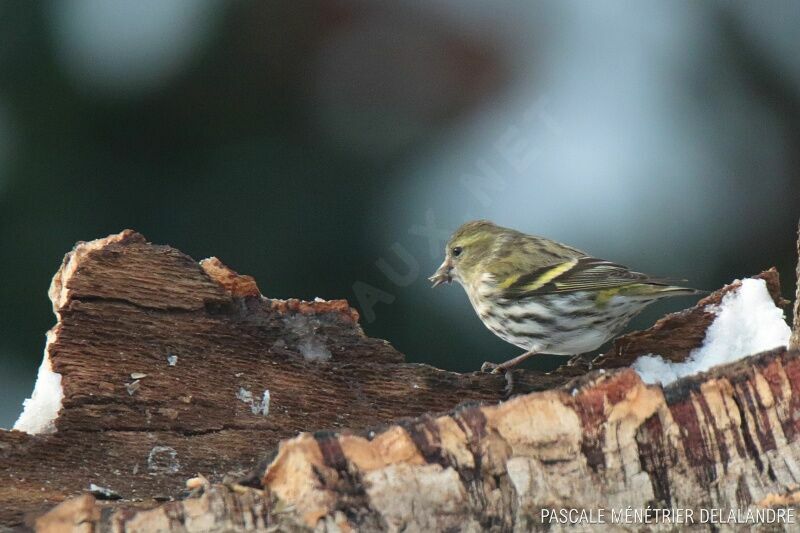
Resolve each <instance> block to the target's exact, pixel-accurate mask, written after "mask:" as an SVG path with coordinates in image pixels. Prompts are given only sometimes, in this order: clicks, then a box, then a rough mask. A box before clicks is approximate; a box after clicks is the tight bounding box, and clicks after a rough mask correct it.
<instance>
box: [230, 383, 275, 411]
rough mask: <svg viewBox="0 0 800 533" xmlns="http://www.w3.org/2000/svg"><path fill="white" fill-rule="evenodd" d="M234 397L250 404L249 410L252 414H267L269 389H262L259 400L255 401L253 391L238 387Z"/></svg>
mask: <svg viewBox="0 0 800 533" xmlns="http://www.w3.org/2000/svg"><path fill="white" fill-rule="evenodd" d="M236 398H238V399H239V400H241V401H242V402H244V403H246V404H247V405H249V406H250V412H252V413H253V414H254V415H262V416H267V415H268V414H269V400H270V394H269V389H264V394H263V395H262V396H261V401H260V402H257V401H256V400H255V399H254V398H253V393H252V392H250V391H249V390H247V389H245V388H244V387H239V392H237V393H236Z"/></svg>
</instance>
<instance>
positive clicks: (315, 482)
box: [0, 231, 800, 531]
mask: <svg viewBox="0 0 800 533" xmlns="http://www.w3.org/2000/svg"><path fill="white" fill-rule="evenodd" d="M762 277H763V278H764V279H765V280H766V281H767V284H768V286H769V288H770V291H771V293H772V295H773V298H774V299H776V301H778V300H779V294H780V292H779V288H778V280H777V273H776V272H774V271H771V272H767V273H764V274H762ZM734 288H735V286H729V287H727V288H725V289H722V291H718V292H717V293H715V294H713V295H711V296H709V297H708V298H707V299H705V300H703V301H701V302H700V304H698V306H696V307H694V308H692V309H690V310H687V311H685V312H682V313H678V314H675V315H670V316H669V317H666V318H665V319H663V320H662V321H660V322H659V324H657V326H656V327H654V328H653V329H651V330H648V331H647V332H642V333H640V334H634V335H632V336H628V337H627V339H628V340H625V338H623V339H621V340H620V341H619V342H618V343H617V344H615V346H614V348H613V349H612V351H611V352H609V354H606V355H605V356H603V357H601V358H599V359H598V360H596V361H595V362H594V363H595V364H596V366H601V367H604V368H608V369H611V368H612V367H614V366H623V365H627V364H629V363H630V362H631V361H632V360H633V358H634V357H635V356H633V355H631V354H632V353H636V354H637V355H639V354H644V353H646V352H645V351H644V350H647V351H648V352H649V351H653V352H658V353H662V354H663V355H665V357H668V358H670V359H672V360H682V359H683V358H685V357H686V355H687V354H688V353H689V351H690V350H691V349H692V348H694V347H697V346H698V345H699V344H700V343H701V342H702V336H701V335H700V333H698V332H700V331H704V329H705V328H706V327H707V326H708V323H709V322H710V319H708V321H706V319H707V318H708V317H706V314H707V313H706V309H707V307H708V304H710V303H715V302H716V303H718V302H719V301H720V300H721V298H722V297H723V296H724V294H725V293H727V292H728V291H730V290H733V289H734ZM50 296H51V299H52V301H53V305H54V309H55V311H56V314H57V316H58V323H57V325H56V326H55V327H54V328H53V330H51V332H50V335H49V342H48V345H47V348H46V355H47V356H48V357H49V360H50V362H51V364H52V368H53V370H54V371H55V372H57V373H59V374H60V375H61V379H62V385H63V389H64V400H63V406H62V409H61V411H60V414H59V416H58V418H57V419H56V420H55V422H54V429H55V430H56V431H55V432H54V433H51V434H46V435H28V434H23V433H20V432H17V431H11V432H6V431H0V476H1V477H2V479H6V480H10V483H8V484H7V485H6V486H4V487H0V526H2V525H8V526H15V525H19V524H22V523H23V521H25V522H26V523H28V524H33V520H34V517H35V516H36V515H38V514H40V513H41V511H43V510H45V509H47V508H48V507H50V506H51V505H52V504H53V503H55V502H58V501H61V500H64V499H65V498H67V497H68V496H73V495H78V494H81V493H82V492H85V491H86V490H87V488H88V487H89V484H90V483H95V484H97V485H100V486H102V487H107V488H109V489H111V490H112V491H113V492H114V493H116V494H118V495H119V496H121V497H122V500H119V501H115V502H106V503H102V504H101V503H96V502H95V501H94V498H93V497H92V496H88V495H85V496H82V497H81V498H80V499H78V500H70V501H68V502H65V504H64V505H63V506H60V507H58V508H56V509H55V510H53V511H52V512H50V513H48V514H47V515H45V516H43V517H41V518H40V519H39V521H38V522H37V524H38V527H39V528H40V529H42V530H51V531H62V530H64V528H65V527H75V528H77V527H86V526H93V525H101V526H104V527H105V526H108V527H111V526H112V525H113V527H114V528H117V529H118V530H129V531H135V530H140V531H150V530H153V528H156V529H157V528H159V527H161V528H164V529H180V528H184V529H186V530H196V531H204V530H208V529H209V528H210V527H214V528H221V529H225V528H228V529H248V528H262V529H264V528H271V527H276V526H277V527H280V528H281V529H291V528H307V527H315V526H320V525H321V526H322V527H325V526H328V528H334V529H335V527H342V528H346V527H348V526H350V527H352V526H359V527H360V528H361V529H363V530H369V529H373V528H374V529H385V528H389V529H391V528H393V527H394V526H396V525H402V524H407V525H408V526H409V527H411V529H413V528H414V527H416V526H420V527H423V528H425V527H427V526H436V527H439V526H442V527H444V526H446V525H447V524H450V523H452V522H454V521H458V520H463V521H462V522H460V523H461V524H472V525H473V526H475V527H477V528H484V527H486V528H489V529H492V528H494V529H507V528H509V527H511V526H513V527H517V528H520V529H524V528H525V527H526V526H527V525H531V524H535V522H536V520H535V519H536V517H535V516H533V514H535V513H534V510H536V509H538V508H539V507H541V506H545V505H567V504H570V505H572V504H573V503H574V504H575V505H578V504H580V505H585V506H591V505H595V504H596V503H597V502H604V503H605V506H606V507H610V506H612V505H616V504H617V503H622V504H623V506H624V505H629V504H630V505H634V504H635V503H636V502H639V501H644V500H641V497H644V496H643V495H645V496H647V497H648V498H650V500H652V501H653V502H659V501H661V502H664V504H665V505H666V504H672V505H677V504H682V503H684V502H687V501H689V500H688V499H686V498H688V496H685V495H686V494H691V495H693V496H692V497H694V498H696V499H695V500H693V502H694V503H695V504H696V503H698V502H709V503H714V502H719V503H720V505H722V504H724V503H725V502H726V501H731V500H730V499H728V500H726V499H725V498H728V496H729V495H728V493H725V495H723V496H724V497H723V496H714V495H713V494H712V495H710V496H708V495H707V492H708V491H712V492H713V490H716V491H717V492H719V489H718V488H717V489H712V488H709V487H714V486H716V485H715V484H714V483H713V481H714V480H711V481H708V480H706V479H705V478H704V477H702V476H703V475H706V474H702V475H701V474H700V473H701V472H707V471H708V469H712V470H713V471H714V472H715V473H717V474H718V473H719V472H721V471H724V473H725V476H729V472H733V474H730V476H734V474H735V473H737V472H738V473H741V474H742V476H744V475H745V474H748V475H750V474H752V472H751V470H752V468H753V466H752V465H755V467H756V470H758V475H759V476H760V477H757V478H753V479H754V480H755V481H754V483H756V485H754V486H753V487H751V486H750V485H747V482H746V481H745V482H742V481H740V480H739V478H737V483H739V485H741V484H742V483H745V485H742V486H743V487H745V488H746V489H747V491H749V492H747V493H746V492H745V491H744V489H742V490H741V491H740V492H741V494H738V493H737V497H740V498H742V499H741V501H742V502H743V503H742V505H745V506H747V505H750V504H751V503H752V502H757V501H758V497H760V496H761V493H762V492H763V493H764V494H773V498H788V497H789V496H788V495H789V494H790V492H789V488H787V487H790V485H789V481H788V480H789V478H788V477H787V476H788V474H785V471H786V470H787V469H788V470H789V471H790V474H791V475H792V476H794V475H795V474H796V471H795V470H794V468H793V467H792V466H788V465H790V464H792V463H791V462H792V461H795V460H796V458H795V456H794V453H795V452H794V447H793V446H794V442H795V435H796V434H797V431H796V428H795V427H794V425H793V424H794V422H793V418H792V413H794V412H796V407H797V405H798V402H800V400H798V399H797V398H800V395H797V394H795V393H794V389H793V386H794V383H795V381H796V380H794V379H793V378H794V377H795V376H797V375H800V374H798V373H797V372H799V371H800V370H799V369H797V368H795V367H796V366H797V365H796V363H795V360H796V358H797V353H796V352H786V351H776V352H773V353H770V354H766V355H763V356H760V357H759V358H757V359H752V361H749V362H748V363H740V364H738V365H732V366H729V367H727V368H726V369H720V370H715V371H714V372H711V373H709V374H708V375H701V376H698V377H693V378H687V379H684V380H681V381H679V382H677V383H676V384H674V385H671V386H670V387H668V388H667V389H665V390H662V389H661V388H660V387H658V386H649V387H648V386H645V385H643V384H642V383H641V381H640V380H639V379H638V377H637V376H636V375H635V374H634V373H633V372H632V371H629V370H608V371H607V372H606V371H605V370H601V371H599V372H598V371H595V372H593V373H591V374H590V375H588V376H585V377H578V378H577V380H576V376H581V375H582V374H584V373H585V372H586V371H587V370H588V369H589V365H584V364H576V365H573V366H564V367H561V368H560V369H558V370H557V371H556V372H553V373H551V374H543V373H537V372H530V371H527V372H523V371H516V372H515V377H516V379H515V381H516V391H517V392H519V393H527V392H531V391H544V392H538V393H534V394H528V395H525V396H521V397H518V398H515V399H513V400H510V401H508V402H505V403H503V404H500V405H498V406H495V405H492V404H491V403H493V402H496V401H497V400H499V399H501V398H502V395H503V388H504V385H505V381H504V379H503V378H502V376H491V375H484V374H480V373H473V374H465V375H462V374H456V373H452V372H445V371H442V370H438V369H435V368H432V367H429V366H426V365H416V364H407V363H404V362H403V357H402V355H401V354H399V353H398V352H397V351H396V350H394V349H393V348H392V347H391V346H390V345H389V344H388V343H386V342H385V341H381V340H377V339H370V338H368V337H365V336H364V334H363V332H362V331H361V329H360V327H359V326H358V322H357V314H356V313H355V311H354V310H352V309H350V307H349V306H348V305H347V303H346V302H344V301H334V302H323V301H315V302H299V301H296V300H289V301H278V300H271V299H268V298H264V297H263V296H261V294H260V291H259V290H258V288H257V286H256V284H255V281H254V280H253V279H252V278H250V277H248V276H240V275H238V274H236V273H235V272H233V271H231V270H230V269H228V268H227V267H225V266H224V265H222V264H221V263H220V262H219V261H218V260H215V259H211V260H206V261H204V262H201V263H200V264H199V265H198V263H196V262H195V261H194V260H192V259H191V258H189V257H187V256H185V255H184V254H182V253H180V252H178V251H177V250H174V249H172V248H170V247H167V246H155V245H151V244H148V243H147V242H146V241H145V240H144V238H143V237H141V236H140V235H138V234H136V233H134V232H131V231H126V232H123V233H121V234H119V235H116V236H111V237H109V238H106V239H101V240H98V241H93V242H90V243H81V244H79V245H78V246H77V247H76V248H75V250H73V252H71V253H70V254H69V255H68V256H67V257H66V258H65V261H64V264H63V265H62V268H61V269H60V270H59V273H58V274H57V275H56V277H55V278H54V281H53V286H52V288H51V294H50ZM704 321H706V322H704ZM698 323H699V324H701V325H698ZM703 324H704V325H703ZM676 337H685V338H686V339H690V340H689V341H687V340H680V341H671V340H670V339H673V338H676ZM670 342H672V344H670ZM664 346H667V347H666V348H665V349H664V350H661V349H657V350H656V349H653V347H664ZM759 365H760V366H759ZM758 368H761V369H762V370H760V371H757V370H756V369H758ZM751 370H752V372H751ZM603 372H606V373H603ZM719 372H723V373H725V372H727V373H725V374H724V376H723V375H722V374H719ZM751 374H752V375H751ZM759 376H761V377H759ZM762 378H763V379H762ZM573 380H574V381H573ZM764 380H766V382H767V383H768V385H769V387H768V389H769V390H768V391H766V392H769V394H770V395H771V396H769V395H767V394H766V392H765V390H766V389H764ZM725 383H728V384H729V385H730V387H728V385H725ZM797 383H800V382H797ZM773 385H774V386H773ZM715 387H716V388H719V387H722V388H723V389H724V391H723V392H724V393H723V392H720V393H717V392H714V391H716V390H717V389H716V388H715ZM725 387H728V388H725ZM776 387H777V388H776ZM265 391H268V394H267V395H266V396H265V395H264V392H265ZM704 391H706V392H704ZM708 391H711V392H708ZM748 394H749V396H747V395H748ZM698 398H701V399H703V401H700V400H699V399H698ZM748 398H749V399H748ZM770 398H771V399H770ZM467 400H472V401H473V403H471V404H470V403H467V404H463V403H462V402H464V401H467ZM475 402H484V403H482V404H481V403H475ZM487 402H488V403H487ZM731 402H732V403H731ZM737 402H740V403H737ZM742 402H743V403H742ZM748 402H750V403H748ZM770 402H772V403H770ZM751 403H752V405H751ZM459 404H462V405H461V406H460V407H458V408H457V409H456V411H453V412H451V413H450V414H449V415H448V414H442V415H437V414H436V413H447V412H448V411H451V410H452V409H454V408H455V407H456V406H457V405H459ZM762 404H763V409H762ZM703 406H705V407H703ZM734 407H735V409H734ZM736 412H738V413H739V415H738V418H736V416H735V415H736ZM692 413H694V418H692ZM404 417H411V418H407V419H406V421H404V422H400V423H399V424H398V423H397V421H398V420H399V419H402V418H404ZM413 417H417V418H413ZM420 417H421V418H420ZM790 420H791V421H790ZM392 423H394V424H395V425H388V426H387V424H392ZM344 428H349V429H344ZM369 428H372V429H369ZM686 428H690V430H691V431H690V433H691V435H684V434H683V431H684V429H686ZM308 430H327V431H323V432H318V433H316V434H313V435H312V434H301V436H300V437H297V438H296V439H294V440H291V441H287V442H285V443H284V444H283V445H282V447H281V449H280V451H279V452H278V454H277V456H276V457H275V458H274V461H272V462H271V463H269V465H270V466H269V468H266V467H267V464H268V461H264V459H265V457H267V455H268V454H270V452H272V451H273V450H275V448H276V447H277V444H278V442H279V441H280V440H281V439H286V438H290V437H294V436H295V435H296V434H297V433H298V432H299V431H308ZM779 431H780V432H779ZM753 435H755V437H753ZM756 437H757V438H756ZM698 439H699V440H698ZM737 439H739V440H737ZM737 443H743V447H741V449H740V447H739V446H738V445H737ZM723 448H724V451H723ZM734 451H735V452H736V453H738V454H739V455H733V452H734ZM701 452H702V453H701ZM776 454H777V455H776ZM784 456H785V457H787V458H788V459H786V460H787V461H788V462H787V463H786V465H787V466H785V467H784V468H783V469H781V468H780V465H778V464H777V463H778V460H779V457H784ZM270 459H272V457H271V456H270ZM637 461H638V464H640V466H639V470H635V465H636V464H637V463H636V462H637ZM259 462H261V463H262V464H261V466H259ZM773 462H774V463H775V465H774V466H773V465H772V463H773ZM751 463H752V465H751ZM759 465H760V466H759ZM764 465H770V468H766V467H765V466H764ZM719 469H722V470H719ZM778 471H780V477H778V474H777V472H778ZM198 472H199V473H202V474H204V475H206V476H207V477H208V478H209V479H210V481H211V482H212V483H213V486H212V487H210V488H207V489H206V490H205V493H204V494H202V495H201V496H199V497H192V498H189V499H185V500H180V501H173V502H169V503H166V504H163V505H159V501H158V500H162V499H169V498H179V497H180V496H181V495H182V491H181V489H182V487H183V485H184V482H185V480H186V479H187V478H190V477H193V476H194V475H196V473H198ZM770 472H771V473H770ZM226 474H232V475H229V476H228V479H229V481H230V480H234V479H236V478H237V477H239V479H238V481H239V483H238V484H237V483H231V482H229V483H227V484H225V485H220V484H219V483H220V482H222V481H223V480H224V478H225V477H226ZM245 474H250V478H251V479H250V480H249V481H245V480H244V479H243V478H242V477H241V476H244V475H245ZM717 474H715V475H717ZM526 476H527V477H526ZM698 476H699V477H698ZM730 476H729V477H724V476H720V475H717V477H715V478H714V479H716V480H724V481H725V482H726V483H727V482H729V481H730V480H731V479H733V477H730ZM765 476H766V477H765ZM773 477H775V479H773ZM762 478H764V479H762ZM748 479H749V478H748ZM525 480H528V481H527V482H528V483H529V486H528V488H527V489H526V488H525V485H524V484H525V483H526V481H525ZM545 481H546V483H544V482H545ZM706 481H708V482H706ZM540 482H541V483H540ZM762 482H763V484H761V485H758V484H757V483H762ZM243 483H244V484H248V485H250V486H251V487H250V488H247V487H243V486H242V484H243ZM432 483H433V484H432ZM542 483H544V484H542ZM631 483H632V484H633V485H631V486H629V485H630V484H631ZM648 483H650V485H649V486H650V487H651V488H650V489H649V492H648V491H647V490H646V486H647V484H648ZM584 484H586V485H587V486H586V487H584V486H583V485H584ZM739 485H737V487H739ZM726 486H727V485H726ZM410 487H415V488H410ZM758 487H761V488H762V489H764V490H762V491H761V492H759V490H758ZM765 487H766V488H765ZM767 488H768V489H769V490H767ZM400 489H402V490H400ZM773 489H774V490H773ZM526 490H527V492H526ZM601 491H605V492H606V493H607V494H608V495H611V499H607V500H603V499H602V498H603V496H602V494H601ZM637 491H638V492H637ZM704 491H705V492H704ZM101 492H102V491H101ZM632 492H637V494H636V497H637V498H640V499H633V500H630V501H623V500H624V498H627V497H628V496H629V495H630V494H631V493H632ZM665 494H666V495H667V496H666V498H665V496H664V495H665ZM747 494H749V496H748V495H747ZM548 495H549V496H548ZM745 496H746V497H745ZM701 497H702V498H705V499H701ZM592 498H594V499H592ZM714 498H716V499H714ZM774 501H777V500H774ZM99 506H103V507H107V508H109V509H107V510H105V511H104V512H103V513H99V512H98V509H99V508H100V507H99ZM537 506H539V507H537ZM115 509H116V510H115ZM420 510H426V512H425V513H423V514H424V516H423V517H422V518H421V519H422V520H426V521H427V522H419V520H418V519H417V518H415V516H413V513H412V516H408V515H407V513H408V512H411V511H420ZM26 516H27V518H26Z"/></svg>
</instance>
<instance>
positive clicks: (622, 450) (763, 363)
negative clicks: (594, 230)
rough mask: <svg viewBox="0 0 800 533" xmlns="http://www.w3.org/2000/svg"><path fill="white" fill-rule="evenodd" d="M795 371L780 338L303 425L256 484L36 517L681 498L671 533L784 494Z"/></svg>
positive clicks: (307, 525) (286, 521)
mask: <svg viewBox="0 0 800 533" xmlns="http://www.w3.org/2000/svg"><path fill="white" fill-rule="evenodd" d="M799 377H800V352H797V351H786V350H784V349H780V350H775V351H772V352H768V353H765V354H761V355H759V356H755V357H750V358H748V359H747V360H743V361H740V362H737V363H733V364H730V365H727V366H724V367H719V368H716V369H714V370H712V371H710V372H708V373H705V374H701V375H698V376H693V377H690V378H685V379H683V380H680V381H679V382H676V383H675V384H673V385H670V386H668V387H666V388H663V389H662V387H660V386H654V385H651V386H647V385H644V384H643V383H642V382H641V380H640V379H639V378H638V376H637V375H636V374H635V373H634V372H633V371H631V370H614V371H610V372H607V373H602V371H599V372H594V373H592V374H591V375H589V376H586V377H585V378H581V379H579V380H577V381H576V382H575V383H572V384H570V385H569V386H567V387H562V388H558V389H556V390H552V391H545V392H537V393H531V394H528V395H524V396H519V397H516V398H514V399H512V400H509V401H507V402H504V403H501V404H499V405H483V406H478V405H472V406H464V407H461V408H459V409H456V410H455V411H453V412H452V413H450V414H448V415H444V416H438V417H434V416H423V417H421V418H417V419H414V420H408V421H405V422H403V423H401V424H398V425H393V426H390V427H388V428H385V429H383V430H380V431H374V432H367V433H365V434H354V433H346V432H342V433H338V434H335V433H316V434H310V433H304V434H301V435H300V436H299V437H297V438H294V439H292V440H290V441H287V442H285V443H283V444H282V445H281V448H280V451H279V452H278V455H277V456H276V457H275V459H274V461H273V462H272V463H271V465H270V466H269V468H268V469H267V471H266V473H265V475H264V477H263V480H262V481H263V488H264V490H263V491H262V490H256V489H248V488H245V487H239V486H235V485H234V486H233V487H231V486H228V487H224V486H217V487H213V488H211V489H210V490H209V491H208V492H206V493H205V494H203V495H202V496H201V497H199V498H191V499H187V500H184V501H176V502H171V503H167V504H164V505H163V506H161V507H159V508H157V509H153V510H142V511H134V510H129V509H128V510H118V511H116V512H113V513H111V514H108V515H107V516H106V517H104V518H101V517H100V513H99V512H98V511H97V510H96V509H97V507H96V506H94V505H92V500H91V497H85V498H84V499H83V500H79V501H71V502H69V503H68V505H69V506H70V507H69V508H68V509H57V510H56V511H54V512H52V513H51V514H48V515H46V516H44V517H43V518H42V519H40V521H39V523H38V526H39V529H40V530H41V531H63V528H64V527H65V524H70V525H71V524H73V523H74V521H75V520H76V516H80V517H81V519H82V520H84V522H83V523H89V524H94V525H101V526H103V527H107V528H110V527H111V526H112V525H113V526H114V527H115V528H117V530H119V531H155V530H162V531H170V530H181V531H208V530H214V529H226V528H230V529H235V530H248V529H254V530H262V531H263V530H280V531H285V530H302V529H308V530H311V529H314V528H316V529H317V530H330V531H352V530H359V531H382V530H389V531H447V530H452V531H456V530H457V531H512V530H514V531H530V530H540V529H541V530H560V529H562V528H563V529H567V528H568V526H563V527H560V526H559V524H550V523H549V522H548V520H547V518H546V517H545V515H543V512H542V510H543V509H544V510H545V512H548V513H549V512H550V510H551V509H561V508H570V509H578V510H585V511H587V512H592V513H594V516H595V519H602V520H603V521H604V523H606V524H613V523H614V520H615V519H614V515H615V513H620V514H619V516H620V517H622V516H624V511H625V509H628V508H631V507H632V508H633V509H639V510H643V509H646V508H651V509H656V508H658V509H675V508H683V509H690V510H692V515H691V516H692V518H691V519H688V518H686V516H687V514H684V518H683V519H682V520H681V523H680V525H679V526H675V525H674V524H673V523H668V524H667V527H668V528H674V527H678V528H679V529H680V528H681V527H682V526H686V525H692V524H700V522H701V516H702V511H701V509H725V510H728V509H742V508H744V509H747V508H750V510H751V512H753V513H754V515H755V513H757V512H758V509H762V511H761V512H764V511H763V507H764V506H774V505H777V506H785V505H787V504H792V503H794V502H796V495H795V492H794V491H796V489H797V487H798V485H799V484H800V469H798V464H800V463H799V461H800V442H798V436H799V435H800V421H798V420H797V417H795V416H794V414H795V413H797V412H798V411H797V409H798V407H800V379H798V378H799ZM601 509H602V510H603V511H600V510H601ZM781 510H782V511H783V513H785V514H784V516H787V514H786V513H788V512H789V511H788V510H786V509H781ZM776 513H777V511H776ZM600 516H602V518H599V517H600ZM755 516H757V515H755ZM778 516H779V515H778ZM791 516H793V515H791ZM543 517H545V518H544V519H543ZM617 520H619V521H618V522H617V523H616V525H617V527H619V528H625V529H639V528H640V527H642V526H643V525H644V524H645V522H643V521H639V522H637V521H636V519H635V518H633V519H630V520H631V521H628V519H619V518H618V519H617ZM641 520H644V519H641ZM795 520H796V517H795ZM646 523H647V524H655V523H656V522H653V521H652V518H651V519H648V522H646ZM745 525H746V524H745ZM784 525H785V524H784ZM775 527H776V528H783V525H781V524H775ZM786 527H787V530H791V528H792V527H796V526H792V525H788V526H786ZM722 529H725V530H729V529H738V527H737V526H731V525H728V526H725V527H723V528H722Z"/></svg>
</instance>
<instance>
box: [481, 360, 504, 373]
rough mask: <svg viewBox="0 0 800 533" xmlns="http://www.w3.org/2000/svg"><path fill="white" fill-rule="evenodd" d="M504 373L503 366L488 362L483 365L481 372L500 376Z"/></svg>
mask: <svg viewBox="0 0 800 533" xmlns="http://www.w3.org/2000/svg"><path fill="white" fill-rule="evenodd" d="M504 371H505V368H503V365H498V364H497V363H491V362H489V361H486V362H485V363H483V364H482V365H481V372H483V373H484V374H500V373H502V372H504Z"/></svg>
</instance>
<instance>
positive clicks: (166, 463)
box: [147, 446, 181, 474]
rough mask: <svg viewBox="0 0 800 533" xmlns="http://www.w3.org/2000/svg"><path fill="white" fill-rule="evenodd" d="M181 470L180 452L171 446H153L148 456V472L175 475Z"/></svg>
mask: <svg viewBox="0 0 800 533" xmlns="http://www.w3.org/2000/svg"><path fill="white" fill-rule="evenodd" d="M180 469H181V464H180V463H179V462H178V452H177V451H175V448H172V447H170V446H153V448H152V449H151V450H150V453H149V454H147V470H149V471H150V472H157V473H165V474H174V473H176V472H178V471H179V470H180Z"/></svg>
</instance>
